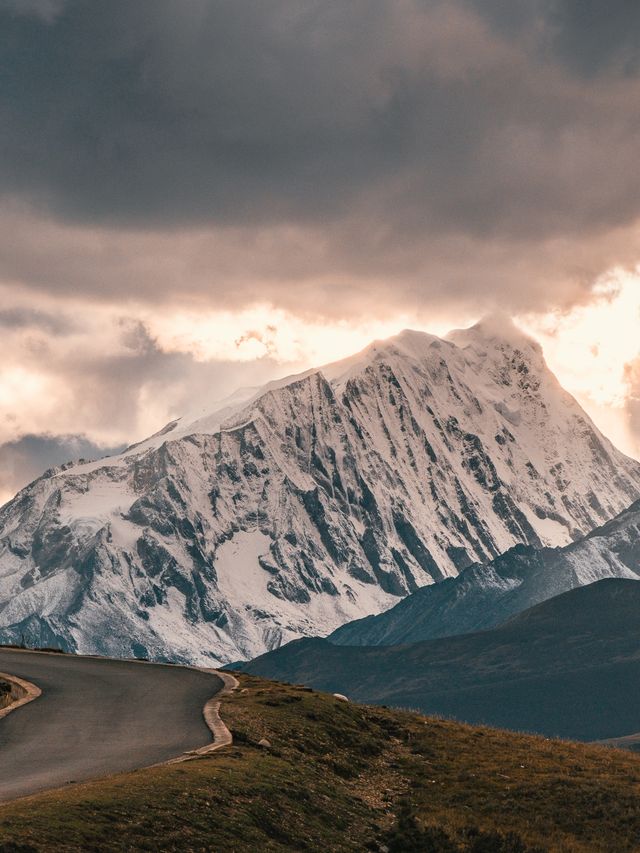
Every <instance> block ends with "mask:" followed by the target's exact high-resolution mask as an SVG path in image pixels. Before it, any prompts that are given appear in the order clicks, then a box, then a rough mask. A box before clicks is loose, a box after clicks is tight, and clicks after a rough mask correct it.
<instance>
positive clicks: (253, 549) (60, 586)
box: [0, 320, 640, 662]
mask: <svg viewBox="0 0 640 853" xmlns="http://www.w3.org/2000/svg"><path fill="white" fill-rule="evenodd" d="M639 494H640V464H638V463H637V462H635V461H633V460H630V459H629V458H627V457H625V456H624V455H623V454H622V453H620V452H619V451H617V450H616V449H615V448H614V447H613V446H612V445H611V444H610V442H609V441H608V440H607V439H606V438H604V437H603V436H602V435H601V433H600V432H599V431H598V430H597V429H596V427H595V426H594V425H593V423H592V422H591V421H590V420H589V418H588V417H587V416H586V414H585V413H584V412H583V411H582V409H581V408H580V406H579V405H578V404H577V403H576V401H575V400H574V399H573V398H572V397H571V396H570V395H569V394H567V393H566V392H565V391H563V389H562V388H561V387H560V385H559V384H558V382H557V380H556V379H555V377H554V376H553V375H552V374H551V372H550V371H549V370H548V368H547V367H546V365H545V362H544V359H543V356H542V352H541V350H540V347H539V346H538V345H537V344H536V343H534V342H533V341H532V340H530V339H529V338H527V337H526V336H524V335H523V334H522V333H520V332H519V331H517V330H516V329H515V327H513V326H512V325H510V324H509V323H508V322H506V321H500V320H493V321H487V322H483V323H480V324H478V325H477V326H474V327H473V328H471V329H467V330H464V331H457V332H454V333H452V334H451V335H450V336H448V338H447V339H439V338H436V337H434V336H432V335H428V334H424V333H419V332H411V331H406V332H403V333H401V334H400V335H398V336H397V337H394V338H391V339H389V340H387V341H382V342H375V343H373V344H371V345H370V346H369V347H367V348H366V349H365V350H364V351H363V352H361V353H359V354H358V355H356V356H353V357H352V358H349V359H346V360H344V361H341V362H338V363H335V364H331V365H328V366H326V367H324V368H321V369H319V370H310V371H307V372H306V373H304V374H301V375H299V376H294V377H289V378H287V379H284V380H281V381H278V382H275V383H271V384H270V385H267V386H265V387H264V388H262V389H261V390H259V391H258V392H254V391H247V392H245V393H244V394H241V395H239V396H236V397H235V398H234V399H232V400H230V401H229V402H228V403H227V404H226V405H225V406H224V407H223V408H222V409H220V408H218V409H217V410H216V411H213V412H206V411H204V412H201V413H199V414H198V416H197V417H195V418H194V417H188V418H183V419H181V420H178V421H175V422H173V423H171V424H169V425H168V426H167V427H165V428H164V430H162V431H161V432H160V433H158V434H157V435H155V436H153V437H151V438H150V439H148V440H147V441H144V442H142V443H141V444H138V445H137V446H134V447H132V448H129V449H128V450H127V451H125V452H124V453H123V454H121V455H119V456H115V457H111V458H107V459H103V460H100V461H98V462H92V463H83V464H75V465H72V466H66V467H65V468H63V469H55V470H53V471H50V472H48V473H47V474H45V475H44V476H43V477H41V478H40V479H39V480H37V481H35V482H34V483H32V484H31V485H30V486H28V487H27V488H26V489H24V490H23V491H21V492H20V493H19V494H18V495H17V496H16V497H15V498H14V499H13V500H12V501H11V502H10V503H8V504H7V505H5V506H4V507H3V508H2V509H1V510H0V639H4V640H18V639H20V638H21V637H22V636H24V637H25V638H26V639H27V640H30V641H32V642H36V643H40V644H47V643H52V644H57V645H62V646H64V647H66V648H70V649H74V650H77V651H80V652H98V653H108V654H115V655H130V654H131V653H132V652H133V653H135V654H138V655H146V656H149V657H152V658H155V659H158V658H170V659H174V660H192V661H200V662H203V661H205V662H217V661H224V662H227V661H232V660H237V659H239V658H248V657H253V656H255V655H258V654H260V653H262V652H264V651H265V650H267V649H270V648H273V647H276V646H278V645H279V644H281V643H282V642H286V641H288V640H290V639H292V638H294V637H296V636H300V635H306V634H326V633H328V632H330V631H332V630H333V629H335V628H336V627H338V626H339V625H341V624H343V623H344V622H347V621H349V620H352V619H355V618H358V617H361V616H364V615H366V614H370V613H378V612H380V611H381V610H384V609H386V608H389V607H391V606H392V605H393V604H395V603H396V602H397V601H398V598H399V597H402V596H405V595H406V594H407V593H409V592H412V591H414V590H416V589H417V588H418V587H420V586H423V585H425V584H430V583H432V582H433V581H438V580H441V579H443V578H445V577H447V576H452V575H456V574H457V573H458V572H459V571H460V570H461V569H464V568H465V567H466V566H469V565H470V564H472V563H476V562H486V561H488V560H491V559H493V558H495V557H496V556H497V555H498V554H500V553H502V552H504V551H505V550H507V549H508V548H510V547H512V546H513V545H515V544H517V543H527V544H530V545H534V546H540V545H564V544H567V543H569V542H571V541H572V540H573V539H575V538H577V537H579V536H580V535H582V534H584V533H586V532H588V531H589V530H590V529H592V528H593V527H595V526H596V525H598V524H602V523H603V522H604V521H607V520H608V519H610V518H612V517H613V516H614V515H615V514H616V513H618V512H619V511H620V510H621V509H623V508H624V507H625V506H628V504H629V503H630V502H631V501H632V500H634V499H636V498H637V497H638V495H639Z"/></svg>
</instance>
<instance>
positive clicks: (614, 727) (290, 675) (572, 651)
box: [245, 579, 640, 740]
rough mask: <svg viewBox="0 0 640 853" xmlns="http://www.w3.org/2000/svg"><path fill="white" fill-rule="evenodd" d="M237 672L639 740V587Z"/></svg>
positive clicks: (284, 655)
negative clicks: (474, 629) (419, 638)
mask: <svg viewBox="0 0 640 853" xmlns="http://www.w3.org/2000/svg"><path fill="white" fill-rule="evenodd" d="M245 669H246V671H248V672H251V673H254V674H256V675H261V676H266V677H268V678H277V679H279V680H282V681H288V682H294V683H299V684H308V685H311V686H313V687H317V688H318V689H321V690H330V691H337V692H340V693H344V694H346V695H347V696H350V697H353V698H354V699H358V700H359V701H363V702H374V703H380V704H383V703H384V704H388V705H394V706H397V707H406V708H417V709H419V710H420V711H423V712H424V713H428V714H442V715H445V716H447V717H454V718H456V719H458V720H464V721H466V722H473V723H486V724H489V725H495V726H501V727H504V728H509V729H516V730H523V731H532V732H539V733H542V734H546V735H549V736H559V737H565V738H572V739H576V740H596V739H600V738H607V737H618V736H620V735H627V734H631V733H634V732H640V583H639V582H638V581H631V580H621V579H609V580H602V581H599V582H597V583H594V584H591V585H589V586H586V587H581V588H578V589H575V590H572V591H571V592H567V593H564V594H563V595H560V596H557V597H556V598H553V599H551V600H550V601H546V602H544V603H543V604H539V605H537V606H536V607H534V608H532V609H530V610H527V611H526V612H525V613H522V614H520V615H519V616H517V617H515V618H514V619H512V620H511V621H510V622H508V623H506V624H505V625H503V626H501V627H499V628H495V629H493V630H491V631H484V632H480V633H477V634H466V635H464V636H460V637H450V638H446V639H442V640H432V641H428V642H423V643H414V644H411V645H406V646H389V647H385V646H376V647H353V646H335V645H333V644H332V643H329V642H328V641H327V640H321V639H305V640H298V641H296V642H293V643H290V644H288V645H287V646H284V647H283V648H281V649H278V650H276V651H274V652H270V653H269V654H266V655H263V656H262V657H260V658H257V659H256V660H254V661H251V662H250V663H249V664H247V665H246V667H245Z"/></svg>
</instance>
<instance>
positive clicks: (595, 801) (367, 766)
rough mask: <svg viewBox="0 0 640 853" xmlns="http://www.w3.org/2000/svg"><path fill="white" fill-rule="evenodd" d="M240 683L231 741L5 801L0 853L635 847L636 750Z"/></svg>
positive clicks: (228, 703) (249, 680) (528, 851)
mask: <svg viewBox="0 0 640 853" xmlns="http://www.w3.org/2000/svg"><path fill="white" fill-rule="evenodd" d="M240 684H241V686H240V689H239V690H238V691H237V692H236V693H235V694H233V695H232V696H231V697H229V698H227V699H225V700H224V704H223V708H222V715H223V717H224V718H225V720H226V722H227V724H228V725H229V727H230V728H231V730H232V732H233V735H234V745H233V746H232V747H230V748H227V749H224V750H222V751H220V752H218V753H214V754H213V755H211V756H209V757H204V758H200V759H197V760H194V761H190V762H187V763H184V764H178V765H172V766H164V767H156V768H152V769H148V770H141V771H138V772H135V773H129V774H123V775H120V776H114V777H111V778H109V779H106V780H101V781H98V782H92V783H87V784H82V785H74V786H69V787H67V788H65V789H61V790H58V791H53V792H49V793H45V794H41V795H38V796H36V797H30V798H28V799H25V800H20V801H16V802H14V803H9V804H6V805H4V806H0V851H2V853H9V851H13V853H30V852H31V851H45V850H46V851H57V850H65V851H67V850H68V851H103V850H104V851H110V850H114V851H116V850H118V851H119V850H149V851H162V850H176V851H177V850H180V851H204V850H206V851H238V853H243V852H244V851H247V853H248V851H251V853H254V851H258V850H259V851H284V850H289V851H305V850H309V851H337V852H338V851H363V850H372V851H377V850H384V849H385V848H386V849H388V850H389V851H390V853H411V851H422V853H429V851H431V853H533V851H543V850H544V851H557V852H558V853H559V851H562V853H578V851H603V853H604V851H612V850H615V851H620V853H622V851H632V850H638V849H640V796H639V794H640V757H639V756H636V755H633V754H630V753H624V752H620V751H616V750H610V749H605V748H603V747H594V746H584V745H579V744H572V743H566V742H562V741H551V740H545V739H544V738H540V737H532V736H528V735H518V734H513V733H509V732H505V731H499V730H493V729H488V728H480V727H472V726H465V725H461V724H458V723H454V722H450V721H446V720H437V719H429V718H425V717H423V716H420V715H418V714H413V713H409V712H402V711H392V710H389V709H385V708H379V707H376V708H374V707H368V706H364V705H357V704H353V703H346V702H342V701H340V700H337V699H335V698H333V697H332V696H329V695H326V694H322V693H317V692H314V691H312V690H309V689H308V688H303V687H293V686H288V685H282V684H278V683H275V682H269V681H265V680H262V679H259V678H256V677H252V676H248V675H240ZM262 739H266V740H268V741H269V743H270V746H268V747H264V746H259V742H260V741H261V740H262ZM0 772H1V769H0Z"/></svg>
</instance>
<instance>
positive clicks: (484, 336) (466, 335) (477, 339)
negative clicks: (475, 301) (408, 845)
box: [446, 311, 542, 352]
mask: <svg viewBox="0 0 640 853" xmlns="http://www.w3.org/2000/svg"><path fill="white" fill-rule="evenodd" d="M446 339H447V340H449V341H451V342H452V343H454V344H456V345H457V346H460V347H466V346H473V345H474V344H475V345H477V344H487V343H493V344H496V343H497V344H503V343H505V344H508V345H509V346H511V347H515V348H518V349H521V348H524V347H527V348H529V349H534V350H536V351H538V352H542V348H541V347H540V344H539V343H538V342H537V341H536V340H534V339H533V338H532V337H531V336H530V335H528V334H527V333H526V332H524V331H523V330H522V329H521V328H520V327H519V326H517V325H516V323H515V322H514V321H513V318H512V317H510V316H509V315H508V314H506V313H504V312H502V311H496V312H493V313H491V314H486V315H485V316H484V317H483V318H482V319H481V320H479V321H478V322H477V323H475V324H474V325H473V326H470V327H469V328H467V329H453V330H452V331H451V332H449V334H448V335H447V336H446Z"/></svg>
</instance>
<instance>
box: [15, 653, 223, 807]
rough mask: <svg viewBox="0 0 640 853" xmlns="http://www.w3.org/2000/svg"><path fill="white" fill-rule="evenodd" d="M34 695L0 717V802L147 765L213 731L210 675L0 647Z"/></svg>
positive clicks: (217, 683) (215, 682) (214, 681)
mask: <svg viewBox="0 0 640 853" xmlns="http://www.w3.org/2000/svg"><path fill="white" fill-rule="evenodd" d="M0 672H6V673H7V674H8V675H16V676H19V677H20V678H24V679H25V680H27V681H31V682H33V683H34V684H36V685H37V686H38V687H40V689H41V690H42V695H41V696H40V697H39V698H38V699H35V700H34V701H33V702H30V703H29V704H28V705H24V706H23V707H22V708H17V709H16V710H15V711H14V712H13V713H11V714H8V716H6V717H5V718H4V719H0V801H3V800H11V799H14V798H15V797H21V796H25V795H27V794H33V793H35V792H36V791H41V790H44V789H46V788H55V787H59V786H61V785H65V784H67V783H69V782H80V781H83V780H87V779H94V778H97V777H100V776H106V775H108V774H110V773H117V772H120V771H126V770H134V769H136V768H138V767H147V766H149V765H150V764H155V763H157V762H160V761H166V760H167V759H169V758H174V757H175V756H178V755H180V754H181V753H183V752H187V751H189V750H192V749H197V748H199V747H202V746H205V745H206V744H207V743H210V742H211V740H212V737H211V732H210V731H209V729H208V728H207V725H206V724H205V721H204V717H203V713H202V711H203V708H204V705H205V704H206V703H207V702H208V700H209V699H211V697H212V696H214V695H215V694H216V693H217V692H218V691H219V690H220V689H221V688H222V686H223V682H222V680H221V679H220V678H218V676H217V675H213V674H212V673H208V672H200V671H198V670H193V669H188V668H186V667H180V666H169V665H161V664H145V663H137V662H135V661H119V660H110V659H101V658H90V657H76V656H74V655H57V654H47V653H43V652H29V651H18V650H14V649H0Z"/></svg>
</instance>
